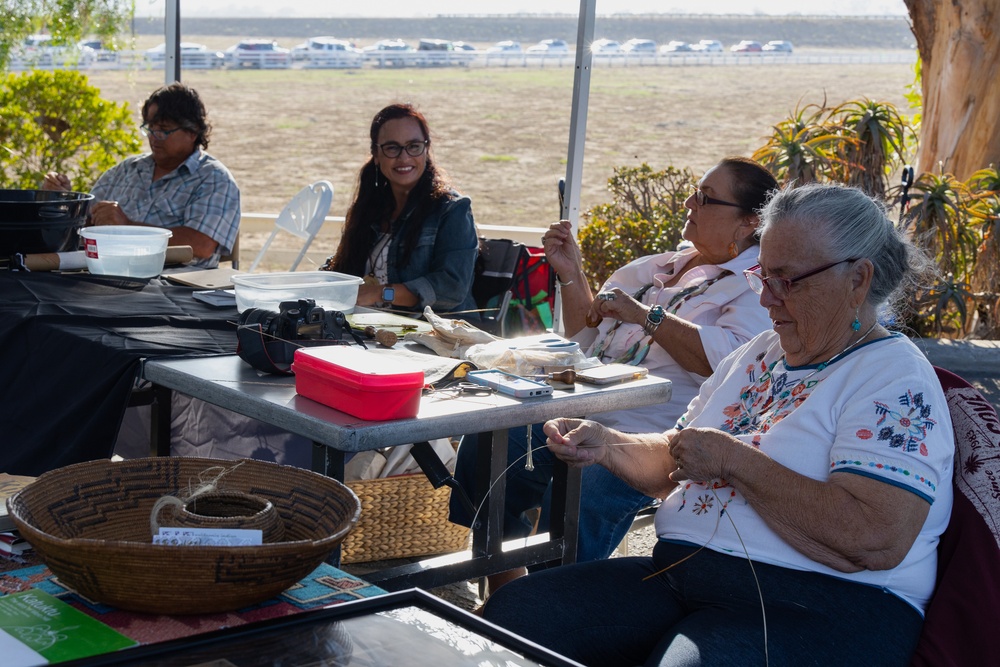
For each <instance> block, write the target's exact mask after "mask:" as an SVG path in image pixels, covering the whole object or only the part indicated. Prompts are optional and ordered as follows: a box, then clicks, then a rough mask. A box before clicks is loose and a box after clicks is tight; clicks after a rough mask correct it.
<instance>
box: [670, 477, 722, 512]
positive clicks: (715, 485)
mask: <svg viewBox="0 0 1000 667" xmlns="http://www.w3.org/2000/svg"><path fill="white" fill-rule="evenodd" d="M692 487H696V488H698V489H704V490H708V489H711V491H712V493H706V494H704V495H700V496H698V501H697V502H696V503H695V504H694V506H693V507H692V508H691V511H692V512H694V514H696V515H698V516H701V515H702V514H706V513H708V511H709V510H711V509H712V506H713V502H712V501H713V500H714V499H715V498H719V502H720V503H722V506H721V507H719V516H722V515H723V514H725V513H726V508H727V507H729V503H730V502H732V500H733V498H735V497H736V489H735V488H734V487H732V486H730V485H729V482H727V481H726V480H724V479H713V480H712V481H711V482H709V483H705V482H690V481H689V482H685V483H684V486H682V487H681V504H680V506H679V507H678V508H677V511H678V512H680V511H681V510H683V509H684V508H685V507H686V506H687V492H688V490H689V489H691V488H692ZM721 489H729V497H728V498H725V499H724V500H723V499H722V498H720V497H719V496H718V494H717V493H715V492H717V491H719V490H721Z"/></svg>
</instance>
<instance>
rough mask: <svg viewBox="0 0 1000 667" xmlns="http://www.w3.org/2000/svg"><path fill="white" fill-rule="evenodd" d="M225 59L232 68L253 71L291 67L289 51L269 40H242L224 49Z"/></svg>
mask: <svg viewBox="0 0 1000 667" xmlns="http://www.w3.org/2000/svg"><path fill="white" fill-rule="evenodd" d="M226 59H227V60H228V61H229V64H230V66H232V67H252V68H255V69H268V68H278V69H283V68H287V67H291V65H292V55H291V51H289V50H288V49H286V48H283V47H281V46H278V43H277V42H276V41H274V40H271V39H244V40H243V41H242V42H239V43H237V44H233V45H232V46H230V47H229V48H228V49H226Z"/></svg>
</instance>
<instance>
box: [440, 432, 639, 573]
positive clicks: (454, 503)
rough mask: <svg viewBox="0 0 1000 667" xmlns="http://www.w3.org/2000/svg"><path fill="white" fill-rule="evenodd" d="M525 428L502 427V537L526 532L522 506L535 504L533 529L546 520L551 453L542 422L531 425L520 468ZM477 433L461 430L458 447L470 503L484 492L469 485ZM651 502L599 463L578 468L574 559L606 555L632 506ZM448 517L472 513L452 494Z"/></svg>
mask: <svg viewBox="0 0 1000 667" xmlns="http://www.w3.org/2000/svg"><path fill="white" fill-rule="evenodd" d="M527 439H528V438H527V428H516V429H510V430H509V431H508V432H507V465H508V469H507V474H506V476H505V477H506V503H505V505H504V527H503V530H504V533H503V536H504V539H516V538H521V537H527V536H528V535H529V534H530V533H531V529H532V523H531V521H530V520H529V519H528V518H527V517H525V512H527V511H528V510H531V509H534V508H536V507H541V510H542V512H541V516H540V517H539V520H538V532H546V531H548V529H549V525H550V521H551V513H550V510H549V508H550V504H551V499H552V469H553V462H554V461H555V457H554V456H553V455H552V453H551V452H550V451H549V448H548V447H546V446H545V434H544V433H543V432H542V425H541V424H535V425H534V426H532V427H531V440H532V450H533V451H532V456H533V457H534V464H535V469H534V471H532V472H529V471H527V470H525V469H524V459H525V453H526V452H527ZM478 445H479V438H478V436H476V435H474V434H473V435H467V436H465V437H464V438H463V439H462V445H461V447H459V448H458V461H457V463H456V465H455V479H456V480H458V482H459V484H461V485H462V488H463V489H465V492H466V493H467V494H468V495H469V498H470V499H471V500H472V502H473V504H474V505H475V506H476V507H481V506H482V503H483V500H484V498H485V495H486V494H485V493H484V492H483V490H482V489H476V488H474V487H475V470H476V459H477V457H478V455H479V446H478ZM651 502H653V499H652V498H650V497H649V496H646V495H644V494H642V493H639V492H638V491H636V490H635V489H633V488H632V487H630V486H629V485H628V484H626V483H625V482H623V481H622V480H620V479H619V478H618V477H616V476H614V475H613V474H611V473H610V472H608V471H607V470H606V469H604V468H602V467H601V466H597V465H594V466H589V467H587V468H584V470H583V484H582V490H581V494H580V533H579V540H578V541H577V549H578V551H577V560H578V561H589V560H601V559H604V558H607V557H608V556H610V555H611V553H612V552H613V551H614V550H615V547H617V546H618V544H619V543H620V542H621V541H622V539H623V538H624V537H625V534H626V533H627V532H628V529H629V527H630V526H631V525H632V520H633V519H634V518H635V515H636V512H638V511H639V510H640V509H642V508H643V507H645V506H647V505H649V504H650V503H651ZM450 510H451V513H450V519H451V520H452V521H453V522H454V523H457V524H460V525H463V526H471V525H472V516H470V515H469V512H468V511H467V510H466V509H465V508H464V507H463V506H462V504H461V503H460V502H459V501H458V499H457V498H456V497H455V495H454V494H452V498H451V508H450Z"/></svg>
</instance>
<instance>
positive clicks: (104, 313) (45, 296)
mask: <svg viewBox="0 0 1000 667" xmlns="http://www.w3.org/2000/svg"><path fill="white" fill-rule="evenodd" d="M193 291H194V290H193V289H190V288H186V287H177V286H173V285H169V284H167V283H166V282H164V281H161V280H159V279H153V280H150V281H146V280H130V279H122V278H111V277H106V276H91V275H88V274H57V273H23V272H0V378H2V380H0V471H3V472H8V473H14V474H20V475H39V474H41V473H42V472H45V471H46V470H51V469H53V468H58V467H61V466H64V465H69V464H71V463H78V462H80V461H88V460H92V459H96V458H106V457H109V456H111V453H112V450H113V449H114V443H115V436H116V434H117V433H118V428H119V426H120V423H121V419H122V415H123V414H124V412H125V407H126V405H127V403H128V399H129V395H130V393H131V391H132V388H133V386H134V381H135V379H136V376H137V373H138V370H139V363H140V359H142V358H146V357H158V356H178V355H199V354H200V355H206V354H232V353H233V352H235V351H236V318H237V313H236V309H235V308H214V307H211V306H208V305H206V304H203V303H201V302H199V301H196V300H195V299H193V298H192V297H191V293H192V292H193Z"/></svg>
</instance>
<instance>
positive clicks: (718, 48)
mask: <svg viewBox="0 0 1000 667" xmlns="http://www.w3.org/2000/svg"><path fill="white" fill-rule="evenodd" d="M691 50H692V51H702V52H704V53H722V52H723V51H724V50H725V49H724V48H723V46H722V42H720V41H719V40H717V39H702V40H699V41H698V43H697V44H692V45H691Z"/></svg>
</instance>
